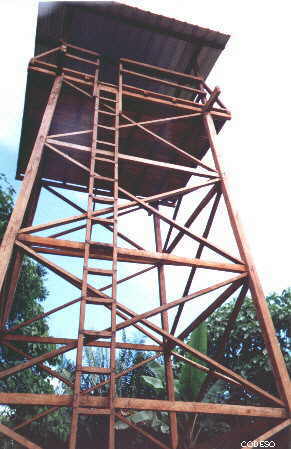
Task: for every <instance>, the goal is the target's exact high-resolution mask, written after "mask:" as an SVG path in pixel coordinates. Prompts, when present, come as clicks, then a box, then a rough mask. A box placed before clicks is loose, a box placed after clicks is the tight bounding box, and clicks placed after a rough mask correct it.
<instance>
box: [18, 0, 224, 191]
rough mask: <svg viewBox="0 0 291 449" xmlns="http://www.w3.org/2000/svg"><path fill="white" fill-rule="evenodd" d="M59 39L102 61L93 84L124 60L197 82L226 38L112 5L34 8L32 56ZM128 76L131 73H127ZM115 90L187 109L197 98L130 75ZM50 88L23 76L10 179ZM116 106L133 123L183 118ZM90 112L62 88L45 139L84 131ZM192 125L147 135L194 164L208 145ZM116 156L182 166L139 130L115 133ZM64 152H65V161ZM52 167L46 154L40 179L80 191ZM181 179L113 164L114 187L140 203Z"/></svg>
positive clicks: (68, 170)
mask: <svg viewBox="0 0 291 449" xmlns="http://www.w3.org/2000/svg"><path fill="white" fill-rule="evenodd" d="M60 39H62V40H64V41H66V42H68V43H70V44H73V45H77V46H79V47H83V48H86V49H89V50H93V51H96V52H98V53H100V54H101V55H102V56H101V64H100V68H101V74H100V77H99V79H100V80H102V81H107V82H111V83H116V82H117V78H116V75H117V73H118V71H117V70H116V69H117V67H118V66H117V64H116V63H117V62H118V61H119V60H120V58H128V59H130V60H136V61H139V62H142V63H143V64H151V65H153V66H158V67H161V68H165V69H169V70H173V71H175V72H182V73H186V74H197V70H198V74H199V75H202V76H204V77H206V76H207V75H208V74H209V72H210V70H211V69H212V67H213V65H214V63H215V61H216V60H217V58H218V56H219V54H220V53H221V51H222V50H223V48H224V46H225V45H226V43H227V41H228V39H229V36H228V35H226V34H221V33H219V32H216V31H212V30H208V29H205V28H201V27H198V26H196V25H191V24H188V23H184V22H181V21H177V20H175V19H171V18H168V17H163V16H160V15H157V14H153V13H151V12H148V11H143V10H140V9H138V8H133V7H129V6H127V5H123V4H120V3H116V2H41V3H40V6H39V16H38V23H37V33H36V45H35V55H38V54H40V53H42V52H44V51H47V50H50V49H52V48H54V47H58V46H59V45H60ZM50 56H51V57H52V59H50V62H54V63H56V62H57V61H56V60H53V58H55V57H56V55H55V54H54V55H50ZM71 56H72V55H71ZM82 56H83V55H82ZM112 62H113V65H112ZM71 63H72V60H71V59H66V64H65V67H66V68H68V67H71V68H74V69H77V70H81V71H85V72H87V73H88V66H86V64H85V67H83V64H84V62H82V61H81V62H80V60H79V61H78V62H77V67H76V66H71ZM125 64H128V63H125V62H123V65H125ZM130 64H132V63H130ZM143 67H144V66H143ZM129 68H130V69H131V70H132V67H129ZM91 69H92V72H91V73H92V74H94V71H95V66H93V67H91ZM133 70H135V67H133ZM147 70H148V69H145V71H146V73H147V75H152V73H151V70H150V72H148V71H147ZM89 71H90V70H89ZM137 71H138V69H137ZM154 75H156V73H154ZM160 75H161V74H160ZM160 75H157V76H160ZM167 76H168V72H167V73H166V74H165V72H163V73H162V75H161V78H164V79H167ZM173 76H174V78H173ZM132 77H133V78H134V82H133V80H132ZM178 78H179V77H178ZM182 78H183V77H182ZM187 80H188V81H187ZM187 80H186V81H185V80H183V81H182V82H181V83H182V84H183V83H184V84H186V85H188V84H189V85H190V86H191V87H195V88H199V80H198V81H197V80H196V81H193V79H192V78H191V81H189V79H188V78H187ZM168 81H177V80H176V75H173V74H172V75H171V76H170V79H168ZM123 82H124V86H125V85H126V83H127V84H131V85H133V86H135V87H136V88H142V89H145V90H146V91H147V90H148V91H153V92H152V94H154V93H158V94H164V95H171V96H174V97H175V98H184V99H185V98H186V99H188V100H191V102H192V101H194V100H195V95H196V96H197V94H193V91H192V92H190V91H189V90H185V89H184V90H183V89H181V88H180V87H177V85H176V86H175V87H173V86H172V85H170V84H163V85H161V84H160V83H157V82H156V81H153V80H152V79H149V77H148V78H139V79H136V76H135V75H134V76H133V75H132V74H128V73H123ZM178 82H179V79H178ZM51 83H52V78H51V77H50V76H48V75H45V74H43V73H42V74H39V73H36V72H31V71H30V73H29V75H28V80H27V91H26V101H25V109H24V116H23V126H22V134H21V143H20V149H19V158H18V166H17V177H20V176H21V175H22V174H23V173H24V172H25V169H26V166H27V162H28V159H29V156H30V154H31V150H32V148H33V143H34V140H35V137H36V135H37V130H38V128H39V126H40V121H41V117H42V114H43V110H44V107H45V104H46V101H47V96H48V93H49V90H50V87H51ZM193 83H194V84H193ZM195 83H196V84H195ZM157 84H158V85H157ZM192 84H193V85H192ZM123 105H124V107H125V110H128V111H130V116H132V117H133V118H135V119H136V120H137V121H139V120H141V121H143V120H151V119H153V118H157V117H164V116H168V115H169V114H171V113H172V114H174V115H175V114H178V115H179V114H183V113H185V110H183V108H182V109H181V110H180V112H179V110H177V109H175V108H176V106H177V105H176V103H175V102H174V103H171V102H169V104H167V105H165V104H164V105H163V104H160V103H159V102H156V103H151V102H150V103H149V104H148V101H147V100H146V99H144V98H143V97H141V98H140V99H139V100H135V99H134V98H130V96H128V97H126V95H124V98H123ZM184 106H185V104H184ZM91 107H92V105H91V103H90V100H88V97H86V96H81V97H79V96H76V95H72V92H71V90H70V89H68V87H67V86H64V87H63V89H62V98H61V99H60V100H59V102H58V107H57V109H56V112H55V117H54V120H53V122H52V126H51V134H58V133H64V132H70V131H73V130H76V129H89V128H90V123H91V122H90V121H91V114H90V111H91V109H90V108H91ZM186 112H187V109H186ZM193 120H194V121H193V123H192V122H190V121H188V122H186V123H184V124H183V122H182V121H175V122H173V123H172V124H167V123H165V124H163V125H162V126H158V125H155V129H156V131H157V132H158V134H159V135H160V136H161V137H164V138H165V139H169V138H170V139H172V140H173V142H174V143H175V144H176V145H177V146H182V147H183V148H185V149H186V151H188V152H190V153H191V154H192V153H193V154H194V153H195V156H196V157H197V158H202V157H203V155H204V154H205V152H206V151H207V150H208V147H209V145H208V141H207V139H206V136H205V135H204V127H203V124H202V122H201V120H198V119H193ZM225 120H226V119H225V117H223V116H222V117H219V118H217V120H216V122H215V125H216V128H217V130H218V131H219V130H220V129H221V127H222V126H223V124H224V122H225ZM80 138H81V139H85V138H86V135H81V136H80ZM87 138H88V136H87ZM77 143H79V144H81V145H82V144H83V145H89V143H88V142H86V141H83V140H81V141H80V142H77ZM193 143H195V144H193ZM120 149H121V153H124V154H132V155H135V156H140V157H146V158H150V159H151V158H153V159H156V160H160V161H166V162H171V163H177V164H181V165H185V166H187V165H188V164H189V161H188V160H187V159H185V158H183V157H182V158H181V157H180V156H179V155H177V154H175V153H173V152H172V153H171V152H169V151H167V150H165V149H163V145H162V144H161V142H153V141H152V139H148V136H144V135H143V134H142V135H141V136H140V130H138V129H131V130H130V129H129V130H128V132H127V130H122V132H121V133H120ZM66 151H67V150H66ZM72 151H73V150H72V149H70V154H71V153H72ZM75 153H76V151H75ZM77 153H78V154H74V157H75V158H76V160H78V161H79V162H81V163H83V164H85V165H86V164H88V161H87V159H86V157H87V156H88V154H87V155H86V154H84V151H79V152H77ZM59 162H60V161H59V159H58V157H56V155H55V154H52V153H51V152H46V154H45V156H44V164H43V167H44V168H43V173H42V178H43V179H47V180H50V181H51V180H52V181H57V182H62V183H63V182H66V183H74V184H77V185H78V186H81V187H82V186H86V184H87V179H86V173H85V172H84V170H82V169H78V167H76V166H75V165H72V164H70V163H68V162H67V161H65V160H62V161H61V163H59ZM192 165H193V163H192ZM102 170H104V172H106V167H102ZM189 176H190V175H188V174H187V173H186V174H185V173H179V172H175V173H170V176H169V173H168V172H167V171H166V170H163V171H162V172H161V171H160V170H159V169H158V168H156V169H155V168H154V167H151V168H148V167H143V166H141V167H138V166H136V165H134V164H130V163H126V164H125V163H124V164H123V163H121V164H120V181H121V183H122V185H123V186H125V187H126V188H127V189H128V190H129V191H131V192H134V193H135V194H140V195H146V196H148V195H151V194H154V193H155V192H156V190H157V189H158V191H167V190H171V189H174V188H178V187H181V186H184V185H185V184H186V183H187V181H188V179H189ZM99 187H100V186H99ZM106 188H107V187H106ZM108 188H109V187H108Z"/></svg>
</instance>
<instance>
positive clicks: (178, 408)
mask: <svg viewBox="0 0 291 449" xmlns="http://www.w3.org/2000/svg"><path fill="white" fill-rule="evenodd" d="M72 403H73V396H71V395H54V394H31V393H0V404H3V405H28V404H29V405H48V406H59V407H72ZM80 406H81V407H96V408H108V398H107V397H100V396H99V397H98V396H80ZM115 408H120V409H131V410H158V411H165V412H171V411H172V412H183V413H207V414H208V413H210V414H222V415H240V416H258V417H259V416H261V417H265V418H278V419H284V418H286V417H287V413H286V410H284V409H283V408H279V407H256V406H245V405H228V404H210V403H200V402H183V401H161V400H157V399H136V398H116V400H115Z"/></svg>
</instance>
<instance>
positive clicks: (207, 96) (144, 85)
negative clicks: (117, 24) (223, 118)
mask: <svg viewBox="0 0 291 449" xmlns="http://www.w3.org/2000/svg"><path fill="white" fill-rule="evenodd" d="M119 73H120V77H119V84H120V87H121V88H123V89H127V90H129V91H130V92H133V93H134V92H137V93H139V94H140V93H142V94H143V95H146V96H147V95H151V96H154V97H156V98H161V99H165V100H168V101H172V102H174V103H175V102H177V101H179V103H182V104H186V105H187V104H188V105H192V106H199V107H202V108H207V107H208V108H209V107H210V108H212V107H214V106H215V103H217V106H218V108H215V107H214V109H218V110H223V111H224V112H228V111H227V108H226V107H225V106H224V104H223V103H222V102H221V100H220V99H219V98H218V95H219V94H220V90H219V89H218V88H215V89H214V90H213V91H212V90H211V89H210V88H209V87H208V86H207V84H206V82H205V81H204V80H203V78H202V77H201V76H194V75H189V74H186V73H181V72H176V71H174V70H170V69H165V68H162V67H158V66H155V65H151V64H145V63H142V62H138V61H135V60H132V59H125V58H122V59H120V67H119Z"/></svg>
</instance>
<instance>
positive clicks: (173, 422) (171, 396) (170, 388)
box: [154, 215, 178, 449]
mask: <svg viewBox="0 0 291 449" xmlns="http://www.w3.org/2000/svg"><path fill="white" fill-rule="evenodd" d="M154 226H155V239H156V250H157V251H158V252H162V251H163V245H162V236H161V223H160V217H158V216H157V215H154ZM158 280H159V296H160V305H161V306H162V305H164V304H166V302H167V297H166V282H165V270H164V267H163V265H159V266H158ZM161 319H162V328H163V329H164V330H165V331H166V332H169V319H168V312H167V311H165V312H162V314H161ZM164 345H165V347H166V345H167V341H166V339H165V338H164ZM164 364H165V375H166V386H167V395H168V400H169V401H175V391H174V374H173V367H172V361H171V353H170V352H166V351H165V353H164ZM169 418H170V437H171V448H172V449H177V446H178V428H177V414H176V413H175V412H170V413H169Z"/></svg>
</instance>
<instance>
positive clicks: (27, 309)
mask: <svg viewBox="0 0 291 449" xmlns="http://www.w3.org/2000/svg"><path fill="white" fill-rule="evenodd" d="M14 194H15V191H14V189H13V188H12V186H11V185H10V184H9V183H8V181H7V179H6V177H5V176H4V175H1V174H0V239H2V237H3V234H4V232H5V229H6V227H7V223H8V220H9V217H10V215H11V212H12V210H13V203H14V199H13V196H14ZM45 276H46V270H45V269H44V268H43V267H42V266H41V265H38V264H36V263H35V262H33V261H32V260H30V259H29V258H27V257H24V260H23V264H22V270H21V273H20V277H19V281H18V285H17V289H16V293H15V298H14V303H13V306H12V309H11V313H10V317H9V321H8V322H7V323H6V326H7V328H11V327H13V326H15V325H17V324H19V323H21V322H23V321H26V320H28V319H30V318H32V317H34V316H36V315H38V314H41V313H43V312H44V308H43V305H42V304H43V302H44V300H45V299H46V298H47V296H48V291H47V289H46V287H45ZM15 333H17V334H20V335H38V336H48V335H49V327H48V323H47V321H46V320H44V319H42V320H38V321H35V322H34V323H32V324H30V325H29V326H26V327H23V328H21V329H19V330H18V331H16V332H15ZM13 345H14V346H16V347H17V348H18V349H19V350H21V351H22V352H24V353H26V354H29V355H30V356H32V357H36V356H38V355H40V354H43V353H46V352H49V351H51V350H53V349H54V348H55V346H54V345H49V344H45V345H43V344H36V343H19V342H16V343H14V342H13ZM25 360H26V357H24V356H23V355H20V354H19V353H17V352H15V351H14V350H12V349H10V348H7V347H5V346H4V345H3V346H2V345H1V346H0V363H1V368H2V369H7V368H10V367H13V366H15V365H17V364H19V363H21V362H24V361H25ZM54 364H56V361H50V365H51V366H52V365H54ZM0 387H1V391H2V392H13V393H53V392H54V387H53V385H52V377H51V376H49V375H48V373H46V372H45V371H43V370H41V369H40V368H39V367H38V366H37V365H35V366H33V367H32V368H30V369H26V370H23V371H20V372H19V373H16V374H15V375H12V376H9V377H7V378H4V379H2V380H1V382H0ZM43 410H44V408H41V407H32V406H15V407H9V408H8V407H7V408H4V409H2V410H1V415H0V420H1V422H3V423H5V424H7V425H9V426H14V425H17V424H19V423H21V422H22V421H24V420H26V419H29V418H31V417H32V416H34V415H35V414H37V413H39V412H40V411H43ZM21 432H22V433H23V434H26V435H28V436H29V437H31V438H32V439H34V440H35V441H39V440H40V439H43V436H44V435H47V431H46V428H45V426H44V421H37V422H35V423H33V424H31V425H30V426H29V427H25V428H23V431H21ZM40 435H42V437H41V438H40ZM0 444H2V446H1V447H3V448H5V449H6V448H7V449H8V448H10V447H11V448H12V447H13V449H14V448H17V447H18V446H17V444H16V443H14V442H11V441H7V440H6V441H5V442H4V441H3V440H2V441H1V443H0Z"/></svg>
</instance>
